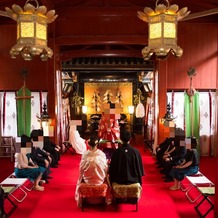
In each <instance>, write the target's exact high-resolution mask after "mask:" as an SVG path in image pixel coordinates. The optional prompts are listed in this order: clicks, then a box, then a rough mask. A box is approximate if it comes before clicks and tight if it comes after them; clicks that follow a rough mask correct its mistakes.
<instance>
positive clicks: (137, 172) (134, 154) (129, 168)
mask: <svg viewBox="0 0 218 218" xmlns="http://www.w3.org/2000/svg"><path fill="white" fill-rule="evenodd" d="M120 139H121V141H122V146H121V147H119V148H118V149H116V150H115V151H114V152H113V154H112V157H111V162H110V167H109V179H110V183H111V184H112V183H113V182H116V183H118V184H125V185H128V184H133V183H140V185H142V176H144V169H143V164H142V158H141V154H140V152H139V151H138V150H137V149H136V148H134V147H132V146H131V145H130V139H131V133H130V132H129V131H126V130H123V131H121V133H120Z"/></svg>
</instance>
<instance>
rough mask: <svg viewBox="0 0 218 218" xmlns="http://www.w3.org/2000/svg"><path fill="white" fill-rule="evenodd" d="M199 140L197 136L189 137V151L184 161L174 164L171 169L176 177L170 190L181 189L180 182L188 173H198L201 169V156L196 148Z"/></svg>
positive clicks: (172, 174)
mask: <svg viewBox="0 0 218 218" xmlns="http://www.w3.org/2000/svg"><path fill="white" fill-rule="evenodd" d="M196 146H197V141H196V139H195V138H188V139H187V140H186V148H187V153H186V155H185V159H184V161H183V162H182V163H181V164H180V165H178V166H174V167H173V168H172V169H171V171H170V174H169V175H170V176H171V177H173V179H174V185H173V186H171V187H170V190H173V191H174V190H178V189H180V182H181V181H182V180H183V179H184V177H185V176H186V175H187V176H188V175H192V174H196V173H197V172H198V170H199V157H198V152H197V150H196Z"/></svg>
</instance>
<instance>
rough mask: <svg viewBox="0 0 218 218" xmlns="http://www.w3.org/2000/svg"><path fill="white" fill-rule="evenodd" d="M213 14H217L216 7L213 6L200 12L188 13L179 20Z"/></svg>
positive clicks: (217, 9)
mask: <svg viewBox="0 0 218 218" xmlns="http://www.w3.org/2000/svg"><path fill="white" fill-rule="evenodd" d="M214 14H218V8H214V9H210V10H206V11H201V12H198V13H194V14H190V15H188V16H187V17H185V18H184V19H182V20H181V21H186V20H192V19H197V18H201V17H206V16H210V15H214Z"/></svg>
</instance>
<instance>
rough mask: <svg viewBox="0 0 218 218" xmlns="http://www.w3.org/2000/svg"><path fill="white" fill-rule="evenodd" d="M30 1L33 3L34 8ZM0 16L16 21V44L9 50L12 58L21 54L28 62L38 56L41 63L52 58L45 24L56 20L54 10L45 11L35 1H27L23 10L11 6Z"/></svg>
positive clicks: (16, 6)
mask: <svg viewBox="0 0 218 218" xmlns="http://www.w3.org/2000/svg"><path fill="white" fill-rule="evenodd" d="M30 1H34V2H35V3H36V7H35V6H34V5H32V4H30V3H29V2H30ZM0 15H1V16H5V17H10V18H11V19H13V20H15V21H17V44H16V45H15V46H13V47H12V48H11V50H10V54H11V57H12V58H16V56H17V55H19V54H21V56H22V57H23V58H24V60H27V61H29V60H32V59H33V58H34V57H35V56H36V55H39V56H40V58H41V60H42V61H47V60H48V58H51V57H52V55H53V51H52V50H51V49H50V48H49V47H47V24H48V23H52V22H53V21H54V20H55V19H56V18H57V16H58V15H55V10H50V11H47V8H46V7H45V6H44V5H42V6H39V3H38V1H37V0H28V1H27V2H26V3H25V5H24V7H23V8H21V7H20V6H19V5H16V4H13V5H12V9H10V8H8V7H5V11H0Z"/></svg>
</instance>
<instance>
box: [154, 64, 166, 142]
mask: <svg viewBox="0 0 218 218" xmlns="http://www.w3.org/2000/svg"><path fill="white" fill-rule="evenodd" d="M156 71H157V73H158V96H157V98H158V113H157V114H158V116H157V125H158V126H157V129H158V130H157V131H158V140H157V144H160V143H161V142H163V141H164V139H165V138H166V131H167V130H166V127H164V125H163V123H162V122H161V118H162V117H164V115H165V113H166V106H167V60H157V61H156Z"/></svg>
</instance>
